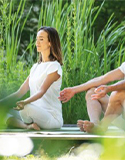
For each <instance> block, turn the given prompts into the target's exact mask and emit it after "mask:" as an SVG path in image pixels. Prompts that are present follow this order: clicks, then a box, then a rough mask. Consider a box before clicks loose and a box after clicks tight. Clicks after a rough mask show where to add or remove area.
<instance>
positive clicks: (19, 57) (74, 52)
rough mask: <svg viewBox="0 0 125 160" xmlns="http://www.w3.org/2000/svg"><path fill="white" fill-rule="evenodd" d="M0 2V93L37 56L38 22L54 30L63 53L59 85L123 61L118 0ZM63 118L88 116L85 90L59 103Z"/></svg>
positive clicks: (21, 77)
mask: <svg viewBox="0 0 125 160" xmlns="http://www.w3.org/2000/svg"><path fill="white" fill-rule="evenodd" d="M0 3H1V5H0V19H1V21H0V36H1V38H0V97H1V98H2V97H5V96H6V95H7V94H10V93H12V92H14V91H16V90H17V89H18V88H19V86H20V85H21V84H22V83H23V81H24V80H25V79H26V77H27V76H28V74H29V72H30V68H31V66H32V65H33V63H35V62H36V61H37V57H38V54H37V52H36V49H35V39H36V33H37V30H38V28H39V27H40V26H42V25H46V26H52V27H55V28H56V29H57V30H58V32H59V35H60V39H61V44H62V50H63V57H64V65H63V83H62V89H63V88H65V87H70V86H74V85H78V84H81V83H84V82H86V81H88V80H89V79H91V78H94V77H95V76H100V75H102V74H104V73H106V72H107V71H109V70H111V69H114V68H116V67H118V66H119V65H120V64H121V63H122V62H123V61H124V60H125V54H124V52H125V48H124V42H125V41H124V39H125V36H124V35H125V32H124V27H125V25H124V23H125V21H124V16H122V15H123V14H124V10H123V8H124V5H125V4H124V2H123V1H122V2H119V3H118V2H117V1H114V3H112V1H111V2H110V1H94V0H84V1H83V0H78V1H75V0H47V1H46V0H42V1H35V0H20V1H16V0H11V1H8V0H1V1H0ZM118 6H119V7H118ZM118 8H119V14H118ZM63 117H64V122H65V123H76V122H77V120H78V119H88V114H87V110H86V102H85V93H80V94H77V95H75V96H74V98H72V99H71V100H70V101H69V102H68V103H66V104H63Z"/></svg>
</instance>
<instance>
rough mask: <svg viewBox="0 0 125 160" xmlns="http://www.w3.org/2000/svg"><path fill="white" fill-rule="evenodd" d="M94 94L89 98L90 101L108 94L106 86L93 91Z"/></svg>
mask: <svg viewBox="0 0 125 160" xmlns="http://www.w3.org/2000/svg"><path fill="white" fill-rule="evenodd" d="M95 93H96V94H93V95H92V96H91V98H92V100H96V99H100V98H102V97H104V96H105V95H106V94H107V93H108V86H106V85H102V86H100V87H98V88H96V89H95Z"/></svg>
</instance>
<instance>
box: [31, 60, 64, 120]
mask: <svg viewBox="0 0 125 160" xmlns="http://www.w3.org/2000/svg"><path fill="white" fill-rule="evenodd" d="M56 71H57V73H58V74H59V75H60V78H59V79H58V80H57V81H55V82H54V83H53V84H52V85H51V86H50V87H49V88H48V90H47V92H46V93H45V94H44V95H43V96H42V97H41V98H40V99H38V100H36V101H34V102H31V104H33V105H35V106H36V107H37V106H38V107H43V108H44V109H46V110H47V111H48V112H50V113H51V114H52V115H53V116H54V117H55V118H57V119H59V120H62V104H61V102H60V100H59V99H58V97H59V92H60V88H61V84H62V68H61V65H60V63H59V62H58V61H50V62H41V63H40V64H38V63H36V64H34V65H33V67H32V68H31V71H30V76H29V87H30V96H32V95H34V94H36V93H37V92H38V91H39V89H40V87H41V85H42V84H43V82H44V80H45V79H46V77H47V75H48V74H50V73H53V72H56Z"/></svg>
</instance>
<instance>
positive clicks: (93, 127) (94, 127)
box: [83, 121, 107, 134]
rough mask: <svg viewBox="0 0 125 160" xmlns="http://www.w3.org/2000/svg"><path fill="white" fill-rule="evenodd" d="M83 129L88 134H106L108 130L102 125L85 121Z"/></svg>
mask: <svg viewBox="0 0 125 160" xmlns="http://www.w3.org/2000/svg"><path fill="white" fill-rule="evenodd" d="M83 129H84V131H86V132H88V133H95V134H104V133H105V131H106V130H107V128H106V127H104V126H101V125H100V124H94V123H93V122H90V121H84V124H83Z"/></svg>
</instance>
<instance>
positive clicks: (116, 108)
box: [83, 90, 125, 132]
mask: <svg viewBox="0 0 125 160" xmlns="http://www.w3.org/2000/svg"><path fill="white" fill-rule="evenodd" d="M124 100H125V91H124V90H123V91H115V92H112V94H111V95H110V98H109V103H108V107H107V110H106V112H105V115H104V118H103V119H102V121H101V122H100V123H98V124H97V123H95V121H91V118H90V122H89V121H84V122H83V129H84V130H85V131H87V132H93V131H94V130H96V129H99V128H101V127H102V130H103V131H106V129H107V127H108V125H109V124H110V123H111V122H112V121H113V120H114V119H115V118H117V117H118V116H119V115H120V114H121V113H122V112H123V102H124ZM99 101H100V100H99ZM87 107H88V106H87ZM92 107H93V106H92ZM100 126H101V127H100Z"/></svg>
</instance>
